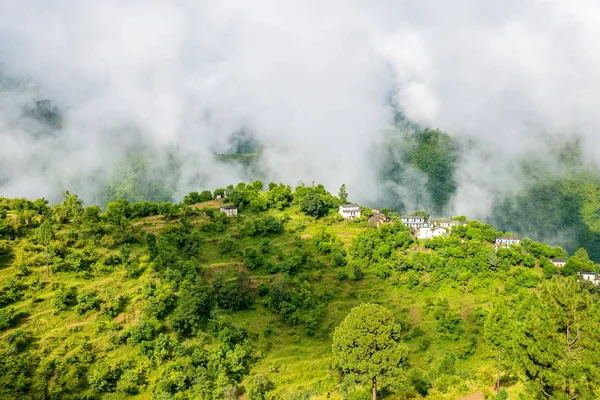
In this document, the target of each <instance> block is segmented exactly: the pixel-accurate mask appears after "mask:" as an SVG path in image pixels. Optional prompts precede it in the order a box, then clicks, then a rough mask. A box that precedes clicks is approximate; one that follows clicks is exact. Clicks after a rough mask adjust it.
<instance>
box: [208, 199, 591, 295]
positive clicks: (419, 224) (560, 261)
mask: <svg viewBox="0 0 600 400" xmlns="http://www.w3.org/2000/svg"><path fill="white" fill-rule="evenodd" d="M225 197H227V193H225V195H224V196H223V197H221V196H219V195H217V200H222V199H223V198H225ZM220 211H221V212H222V213H224V214H226V215H228V216H235V215H237V213H238V210H237V207H235V206H222V207H221V208H220ZM371 212H372V215H371V216H370V217H369V219H368V223H369V225H371V226H375V227H379V226H381V225H382V224H386V223H392V221H391V220H390V219H389V218H387V217H386V216H385V214H383V213H381V212H380V211H379V210H376V209H373V210H371ZM338 213H339V214H340V215H341V216H342V217H344V218H345V219H347V220H350V221H352V220H354V219H356V218H360V216H361V212H360V206H359V205H358V204H355V203H352V204H342V205H341V206H340V207H339V210H338ZM401 220H402V223H403V224H404V225H406V226H408V227H409V228H411V232H412V234H413V235H415V236H416V237H417V238H419V239H432V238H435V237H438V236H446V235H448V234H449V232H450V231H451V230H452V229H453V228H455V227H457V226H464V225H466V224H467V222H466V221H459V220H453V219H438V220H435V221H434V222H431V221H428V220H427V218H426V217H425V216H424V215H403V216H402V217H401ZM519 244H521V239H520V238H519V237H518V236H498V237H497V238H496V242H495V246H496V248H509V247H510V246H514V245H519ZM550 261H551V262H552V264H554V266H556V267H558V268H562V267H564V266H565V264H566V262H567V261H566V260H565V259H564V258H552V259H551V260H550ZM577 277H578V279H579V280H581V281H590V282H592V283H594V284H596V285H600V274H596V273H595V272H592V271H580V272H579V273H578V274H577Z"/></svg>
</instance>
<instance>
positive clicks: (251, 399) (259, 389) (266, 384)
mask: <svg viewBox="0 0 600 400" xmlns="http://www.w3.org/2000/svg"><path fill="white" fill-rule="evenodd" d="M272 389H273V383H271V381H269V379H268V378H267V377H266V376H264V375H255V376H253V377H252V380H251V381H250V384H249V385H248V400H268V399H269V394H268V392H269V391H270V390H272Z"/></svg>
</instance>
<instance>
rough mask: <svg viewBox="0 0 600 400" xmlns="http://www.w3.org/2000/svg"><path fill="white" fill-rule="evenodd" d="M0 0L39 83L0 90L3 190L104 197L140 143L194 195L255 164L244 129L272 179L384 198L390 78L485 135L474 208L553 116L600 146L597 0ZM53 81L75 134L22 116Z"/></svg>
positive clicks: (452, 121)
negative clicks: (174, 169)
mask: <svg viewBox="0 0 600 400" xmlns="http://www.w3.org/2000/svg"><path fill="white" fill-rule="evenodd" d="M0 3H1V4H2V10H3V12H2V14H0V59H1V60H2V62H0V71H2V73H3V75H4V76H5V77H17V78H18V79H19V82H24V83H21V84H20V86H19V87H17V88H9V89H5V90H3V91H2V92H0V104H1V105H2V107H1V109H0V140H1V141H2V148H1V149H0V167H1V168H2V169H4V173H0V185H1V187H2V194H3V195H6V196H21V195H26V196H30V197H37V196H47V197H48V196H50V197H53V196H54V197H56V195H57V193H60V192H61V191H62V190H64V189H72V190H76V191H79V192H82V193H84V195H86V192H87V193H89V194H88V195H87V196H88V198H93V196H92V192H93V190H91V189H89V187H90V185H92V184H97V182H100V181H102V179H105V178H106V177H107V176H108V175H109V174H110V170H111V168H113V167H114V166H115V165H118V163H119V162H121V161H122V160H123V157H125V155H126V153H127V151H129V150H130V149H131V148H132V147H135V146H142V145H143V146H145V147H148V148H151V149H153V151H154V153H153V154H155V155H156V160H155V162H156V163H158V164H160V163H164V162H165V161H164V157H165V151H164V150H163V149H165V148H168V149H173V148H175V149H178V150H177V151H178V152H179V154H180V155H181V159H182V162H183V163H184V166H183V169H182V173H181V174H179V175H178V176H179V179H180V181H179V182H177V188H178V190H177V195H178V196H179V197H181V195H182V194H183V193H185V191H186V190H197V189H201V188H198V187H195V185H199V184H202V185H204V186H205V187H206V188H212V187H216V186H220V185H223V184H226V183H230V182H234V181H235V180H238V179H241V177H242V176H243V173H242V172H241V171H239V170H236V169H232V168H229V169H224V167H223V166H220V165H217V164H216V163H215V161H214V159H213V157H212V153H213V152H214V151H225V150H226V148H227V143H228V142H227V140H228V137H229V136H230V135H231V134H232V133H234V132H236V131H238V130H239V129H240V128H244V129H248V130H250V131H252V132H253V133H254V134H255V135H256V136H257V138H258V140H260V141H261V142H262V143H263V144H264V146H265V147H264V152H263V161H264V162H265V164H266V170H267V171H268V173H269V176H268V178H269V179H272V180H277V181H279V180H283V181H286V182H288V183H290V184H295V183H296V182H298V181H300V180H303V181H305V182H307V183H308V182H311V181H313V180H314V181H317V182H322V183H324V184H325V185H326V186H327V187H328V188H330V189H331V190H334V189H335V188H336V187H338V186H339V185H340V184H341V183H346V184H347V185H348V188H349V192H350V195H351V197H352V198H353V199H355V200H361V201H367V202H368V201H373V200H375V199H376V198H377V197H378V190H379V187H378V184H377V179H376V173H377V171H376V166H377V164H378V163H377V162H376V160H374V159H373V158H374V157H375V155H376V154H378V153H377V151H374V149H376V148H377V147H378V146H379V145H380V144H381V141H382V140H383V137H384V132H386V131H388V130H389V128H390V126H391V124H392V118H393V111H392V107H391V105H390V103H389V101H388V99H389V97H390V94H391V98H392V101H393V102H394V103H395V105H396V106H397V107H398V108H399V109H400V110H401V111H402V112H403V114H404V115H406V116H407V118H409V119H410V120H412V121H414V122H416V123H419V124H422V125H424V126H431V127H438V128H440V129H442V130H445V131H448V132H450V133H452V134H454V135H456V136H457V137H458V136H460V137H461V138H464V137H466V138H475V139H476V140H477V142H478V143H479V144H478V145H477V146H474V147H471V148H470V150H469V151H470V152H468V153H465V154H464V157H463V159H462V160H463V161H462V163H461V164H460V167H459V170H458V172H457V179H458V183H459V189H458V192H457V194H456V196H455V198H454V201H453V204H452V205H451V208H453V209H454V210H456V211H460V212H461V213H466V214H473V213H474V214H476V215H485V214H486V213H488V212H489V208H490V207H491V204H492V199H493V197H494V196H496V195H498V192H499V189H498V188H508V189H509V190H513V188H515V187H518V172H516V171H515V172H514V173H513V171H511V170H510V168H508V171H509V172H507V173H506V174H498V173H497V171H498V169H499V168H500V169H501V170H503V169H506V168H507V167H508V166H510V164H511V162H513V161H514V160H517V159H518V158H519V157H522V156H523V154H527V152H529V151H531V150H532V149H536V148H537V147H538V146H539V141H538V138H539V136H538V135H539V134H540V132H544V131H545V132H558V133H561V134H565V135H571V134H578V135H582V136H583V137H584V138H585V141H586V143H587V146H586V148H587V149H588V150H589V152H588V153H589V154H588V155H589V157H590V158H591V159H593V158H594V155H595V152H596V150H597V149H598V139H597V135H595V132H596V130H597V128H598V126H597V125H598V122H597V121H596V118H595V112H596V110H597V109H598V108H599V106H600V97H598V96H597V93H598V92H599V91H600V79H598V73H597V71H598V70H600V69H599V68H598V67H600V54H598V53H597V52H595V51H594V49H595V48H596V47H597V44H598V40H597V38H598V37H600V26H599V25H598V24H596V23H595V21H596V20H597V17H598V13H599V11H598V8H597V6H596V5H595V4H594V2H592V1H586V0H580V1H572V2H563V1H558V0H548V1H537V0H519V1H517V0H508V1H504V2H501V3H493V2H482V1H477V0H463V1H458V2H451V3H450V2H447V1H441V0H437V1H433V0H429V1H422V2H414V1H385V0H381V1H354V2H344V1H341V0H332V1H328V2H323V1H315V0H308V1H304V2H292V1H281V0H277V1H276V0H263V1H258V2H247V1H246V2H245V1H233V0H230V1H213V0H205V1H184V0H180V1H171V2H164V1H158V0H144V1H142V0H128V1H116V0H107V1H103V2H94V3H90V2H78V1H75V0H52V1H48V0H44V1H42V0H37V1H35V0H32V1H29V2H26V3H24V2H11V1H7V0H4V1H2V0H0ZM42 98H50V99H52V100H53V102H54V103H55V104H58V105H59V106H60V107H61V109H62V110H65V111H64V126H63V128H62V130H61V131H60V133H54V134H46V135H32V133H31V132H32V127H31V123H30V122H29V123H27V124H26V123H25V122H24V119H23V118H22V110H23V107H25V106H26V105H27V104H31V101H32V100H37V99H42ZM43 129H44V128H43V127H36V128H35V129H33V131H35V130H38V131H40V130H43ZM3 182H4V183H3ZM73 186H75V187H73ZM86 188H88V189H86ZM404 192H405V191H403V190H398V193H399V195H401V196H409V194H402V193H404Z"/></svg>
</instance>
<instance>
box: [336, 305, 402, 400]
mask: <svg viewBox="0 0 600 400" xmlns="http://www.w3.org/2000/svg"><path fill="white" fill-rule="evenodd" d="M332 348H333V356H334V362H335V364H336V366H337V367H338V368H339V369H340V371H341V372H343V373H350V374H352V375H353V376H355V377H356V378H357V379H358V380H360V381H370V382H371V385H372V391H373V394H372V398H373V400H376V399H377V378H378V377H382V376H386V375H393V374H396V373H398V372H399V370H400V368H401V367H402V364H403V363H404V361H405V360H406V357H407V352H408V351H407V348H406V346H405V345H404V344H402V343H401V342H400V327H399V326H398V325H397V324H396V323H395V318H394V314H392V312H391V311H390V310H388V309H386V308H385V307H382V306H379V305H377V304H361V305H360V306H358V307H355V308H353V309H352V310H351V311H350V313H349V314H348V315H347V316H346V318H345V319H344V320H343V321H342V322H341V323H340V325H339V326H338V327H337V328H336V329H335V332H334V333H333V347H332Z"/></svg>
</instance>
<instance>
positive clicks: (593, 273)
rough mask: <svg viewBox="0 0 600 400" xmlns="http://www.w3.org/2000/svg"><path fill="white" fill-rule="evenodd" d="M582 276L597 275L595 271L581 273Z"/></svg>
mask: <svg viewBox="0 0 600 400" xmlns="http://www.w3.org/2000/svg"><path fill="white" fill-rule="evenodd" d="M579 274H580V275H596V273H595V272H594V271H579Z"/></svg>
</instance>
